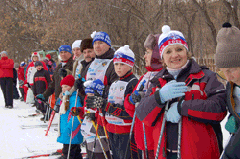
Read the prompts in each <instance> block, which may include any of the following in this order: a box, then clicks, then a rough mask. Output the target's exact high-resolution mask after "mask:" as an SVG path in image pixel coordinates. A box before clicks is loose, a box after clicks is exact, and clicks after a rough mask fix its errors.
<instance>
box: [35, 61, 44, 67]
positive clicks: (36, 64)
mask: <svg viewBox="0 0 240 159" xmlns="http://www.w3.org/2000/svg"><path fill="white" fill-rule="evenodd" d="M34 66H35V67H37V66H43V64H42V62H40V61H36V62H35V64H34Z"/></svg>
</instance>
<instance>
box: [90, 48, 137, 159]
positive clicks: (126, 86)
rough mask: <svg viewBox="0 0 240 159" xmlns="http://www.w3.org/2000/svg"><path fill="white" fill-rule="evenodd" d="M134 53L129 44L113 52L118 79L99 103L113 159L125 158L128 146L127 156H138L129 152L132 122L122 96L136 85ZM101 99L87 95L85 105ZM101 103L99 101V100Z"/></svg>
mask: <svg viewBox="0 0 240 159" xmlns="http://www.w3.org/2000/svg"><path fill="white" fill-rule="evenodd" d="M134 57H135V56H134V53H133V51H132V50H131V49H130V48H129V45H124V46H122V47H120V48H119V49H118V50H117V51H116V52H115V54H114V58H113V63H114V70H115V72H116V74H117V75H118V77H119V79H118V80H116V81H115V82H113V83H112V84H111V86H110V89H109V94H108V99H107V101H105V100H104V101H103V103H104V104H103V105H100V107H102V109H103V113H104V114H105V119H106V121H107V124H106V129H107V132H108V135H109V141H110V146H111V150H112V152H113V158H114V159H122V158H125V152H126V149H127V148H128V150H127V152H129V153H128V154H127V158H128V159H130V158H138V155H136V156H135V155H133V153H131V152H130V151H131V149H130V146H127V145H128V140H129V133H130V129H131V124H132V117H131V116H129V114H128V113H127V112H126V110H125V108H124V98H125V97H126V95H127V94H131V93H132V91H133V88H134V87H135V86H136V84H137V82H138V79H137V78H136V77H135V75H133V72H132V68H133V66H134V61H135V60H134ZM98 100H99V101H101V100H102V99H101V98H99V97H97V99H96V96H90V97H87V106H89V107H93V108H94V107H98V106H97V105H96V104H95V103H94V101H96V103H98V102H97V101H98ZM100 103H101V102H100Z"/></svg>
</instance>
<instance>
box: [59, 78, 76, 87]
mask: <svg viewBox="0 0 240 159" xmlns="http://www.w3.org/2000/svg"><path fill="white" fill-rule="evenodd" d="M74 82H75V78H74V77H73V75H67V76H66V77H64V78H63V79H62V81H61V83H60V85H61V87H62V85H68V86H70V87H72V86H73V85H74Z"/></svg>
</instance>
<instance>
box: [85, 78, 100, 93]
mask: <svg viewBox="0 0 240 159" xmlns="http://www.w3.org/2000/svg"><path fill="white" fill-rule="evenodd" d="M84 87H86V88H85V93H86V94H87V93H93V94H94V93H95V92H94V90H95V91H97V92H98V93H99V94H100V95H101V96H102V95H103V90H104V87H105V86H104V84H103V83H102V81H101V80H100V79H97V80H94V81H92V80H90V81H86V82H84Z"/></svg>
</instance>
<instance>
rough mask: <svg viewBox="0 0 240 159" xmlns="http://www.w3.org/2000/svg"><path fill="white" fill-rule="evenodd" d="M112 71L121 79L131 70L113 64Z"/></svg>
mask: <svg viewBox="0 0 240 159" xmlns="http://www.w3.org/2000/svg"><path fill="white" fill-rule="evenodd" d="M114 69H115V72H116V73H117V75H118V77H122V76H124V75H125V74H126V73H127V72H128V71H129V70H131V69H132V68H131V67H130V66H128V65H125V64H123V63H114Z"/></svg>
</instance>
